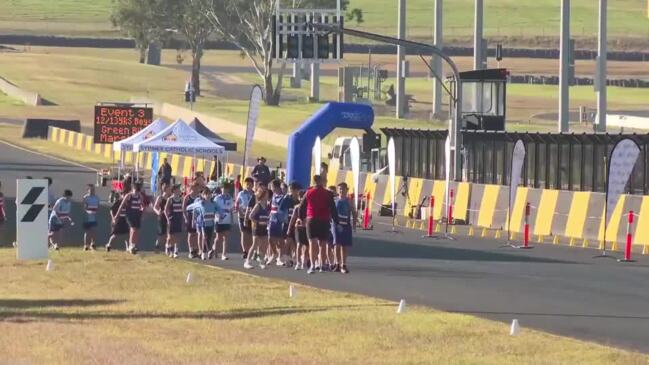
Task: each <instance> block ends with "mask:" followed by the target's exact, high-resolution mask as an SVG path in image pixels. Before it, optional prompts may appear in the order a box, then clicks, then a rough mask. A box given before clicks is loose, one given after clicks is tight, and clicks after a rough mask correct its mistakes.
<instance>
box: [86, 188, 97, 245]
mask: <svg viewBox="0 0 649 365" xmlns="http://www.w3.org/2000/svg"><path fill="white" fill-rule="evenodd" d="M83 209H84V211H85V212H86V217H85V219H84V221H83V230H84V234H83V250H84V251H88V250H93V251H94V250H95V247H96V239H97V238H96V233H95V230H96V227H97V210H99V197H98V196H97V195H96V194H95V185H94V184H88V192H87V194H86V195H84V196H83Z"/></svg>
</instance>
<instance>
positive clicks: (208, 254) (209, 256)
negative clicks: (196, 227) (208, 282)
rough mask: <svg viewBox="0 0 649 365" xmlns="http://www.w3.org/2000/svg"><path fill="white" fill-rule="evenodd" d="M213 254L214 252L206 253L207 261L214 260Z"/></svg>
mask: <svg viewBox="0 0 649 365" xmlns="http://www.w3.org/2000/svg"><path fill="white" fill-rule="evenodd" d="M214 253H215V252H214V250H209V251H207V259H208V260H211V259H212V258H214Z"/></svg>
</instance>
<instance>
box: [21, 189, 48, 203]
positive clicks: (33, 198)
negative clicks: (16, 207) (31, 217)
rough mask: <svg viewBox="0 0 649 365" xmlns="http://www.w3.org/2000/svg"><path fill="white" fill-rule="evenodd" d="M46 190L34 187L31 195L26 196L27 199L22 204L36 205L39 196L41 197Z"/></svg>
mask: <svg viewBox="0 0 649 365" xmlns="http://www.w3.org/2000/svg"><path fill="white" fill-rule="evenodd" d="M43 190H45V188H44V187H33V188H31V190H29V193H27V195H25V198H24V199H23V201H22V202H20V204H34V203H35V202H36V199H38V197H39V196H41V193H42V192H43Z"/></svg>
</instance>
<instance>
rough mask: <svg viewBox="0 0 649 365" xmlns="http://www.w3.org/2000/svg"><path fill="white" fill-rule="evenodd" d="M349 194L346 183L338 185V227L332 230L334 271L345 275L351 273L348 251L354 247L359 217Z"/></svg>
mask: <svg viewBox="0 0 649 365" xmlns="http://www.w3.org/2000/svg"><path fill="white" fill-rule="evenodd" d="M348 192H349V188H348V187H347V184H346V183H344V182H343V183H340V184H338V197H337V198H336V199H335V201H336V212H337V213H338V225H336V226H335V228H333V229H332V230H331V231H332V233H333V236H334V257H335V262H336V264H335V266H334V268H333V271H340V272H342V273H343V274H347V273H349V269H347V250H348V249H349V247H351V246H352V230H353V229H354V226H355V223H356V217H357V213H356V209H355V208H354V204H353V203H352V202H351V201H350V200H349V198H348V197H347V193H348Z"/></svg>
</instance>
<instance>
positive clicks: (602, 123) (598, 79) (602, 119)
mask: <svg viewBox="0 0 649 365" xmlns="http://www.w3.org/2000/svg"><path fill="white" fill-rule="evenodd" d="M607 13H608V9H607V0H599V37H598V38H599V39H598V41H599V44H598V47H597V71H596V73H597V74H596V76H595V90H596V91H597V121H596V124H595V127H596V130H597V131H598V132H606V109H607V106H606V88H607V83H606V78H607V76H606V57H607V55H608V50H607V47H606V38H607V36H606V35H607V26H608V25H607V15H608V14H607Z"/></svg>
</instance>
